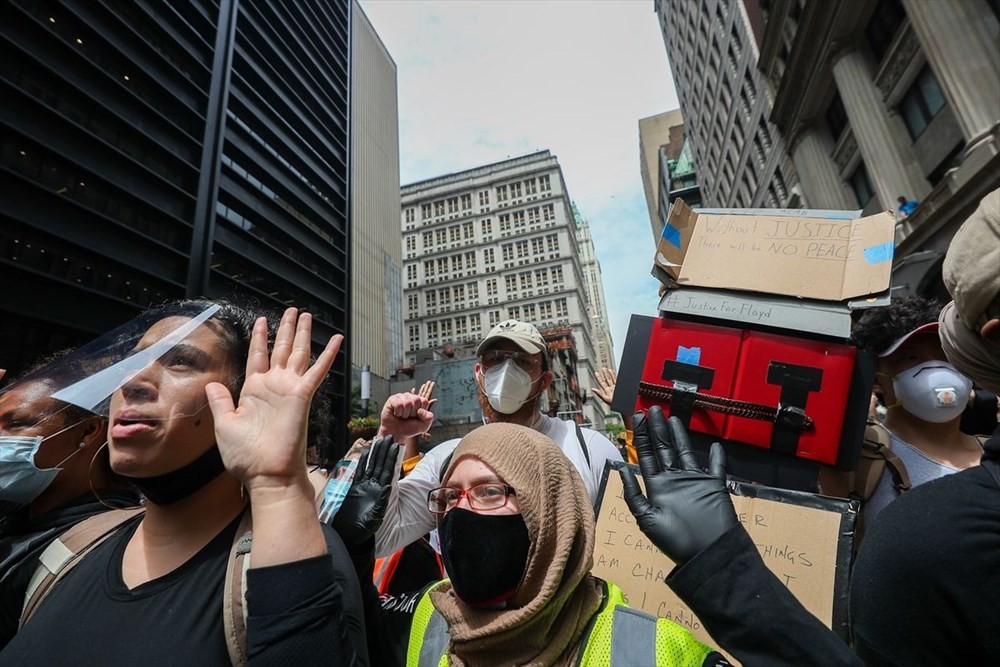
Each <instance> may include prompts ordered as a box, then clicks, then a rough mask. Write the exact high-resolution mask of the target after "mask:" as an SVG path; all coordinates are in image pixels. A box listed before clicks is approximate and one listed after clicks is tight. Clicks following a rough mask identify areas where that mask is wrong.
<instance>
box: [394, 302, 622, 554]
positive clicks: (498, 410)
mask: <svg viewBox="0 0 1000 667" xmlns="http://www.w3.org/2000/svg"><path fill="white" fill-rule="evenodd" d="M476 356H477V358H478V363H477V364H476V366H475V379H476V391H477V397H478V400H479V405H480V407H481V408H482V412H483V422H484V423H485V424H495V423H502V424H517V425H520V426H525V427H529V428H531V429H532V430H534V431H536V432H538V433H540V434H542V435H544V436H546V437H547V438H549V439H550V440H552V441H554V442H555V443H556V445H557V446H558V448H559V449H560V450H561V451H562V453H563V455H564V456H565V457H566V458H567V459H568V460H569V462H570V463H571V464H572V466H573V468H574V469H575V470H576V471H577V473H578V475H579V476H580V479H581V481H582V482H583V489H584V491H585V492H586V497H587V498H589V499H590V502H591V503H593V502H594V500H596V498H597V494H598V491H599V489H600V486H601V477H602V475H603V474H604V463H605V461H608V460H611V461H621V460H622V456H621V454H620V453H619V451H618V448H617V447H615V445H614V444H613V443H612V442H611V441H610V440H608V439H607V438H606V437H604V436H603V435H602V434H600V433H598V432H597V431H593V430H591V429H588V428H583V427H581V426H580V425H579V424H577V423H576V422H574V421H572V420H563V419H559V418H557V417H550V416H548V415H546V414H544V413H543V412H542V410H541V409H540V407H539V405H540V403H541V402H542V401H543V400H544V396H545V395H546V392H547V390H548V388H549V386H550V385H551V384H552V381H553V380H554V378H555V376H554V374H553V373H552V371H551V370H549V361H548V346H547V345H546V343H545V339H544V338H543V337H542V335H541V333H539V331H538V329H537V328H535V327H534V326H533V325H531V324H528V323H527V322H520V321H518V320H506V321H504V322H501V323H499V324H498V325H496V326H495V327H493V329H492V330H490V332H489V334H488V335H487V336H486V338H485V339H483V341H482V342H481V343H480V344H479V347H478V348H477V349H476ZM433 419H434V415H433V413H432V412H430V405H429V404H428V403H427V401H426V400H424V401H422V400H421V399H420V397H418V396H415V395H413V394H396V395H394V396H391V397H390V398H389V400H388V401H387V402H386V404H385V407H383V409H382V413H381V427H380V430H379V435H382V436H384V435H392V436H393V437H394V438H395V439H396V440H397V441H402V440H404V439H405V438H407V437H408V436H411V435H416V434H419V433H422V432H424V431H426V430H428V427H429V426H430V424H431V422H432V421H433ZM458 443H459V441H458V439H454V440H449V441H446V442H443V443H441V444H439V445H437V446H436V447H434V448H433V449H432V450H431V451H430V452H428V453H427V454H426V455H425V456H424V458H423V459H422V460H421V461H420V462H419V463H418V464H417V465H416V466H415V467H414V468H413V470H412V471H410V473H409V474H408V475H407V476H406V477H405V478H404V479H402V480H400V481H399V483H398V485H397V486H396V487H395V488H394V489H393V492H392V495H391V496H390V500H389V507H388V509H387V511H386V520H385V522H384V523H383V524H382V528H381V529H380V531H379V533H378V535H377V536H376V552H377V555H379V556H386V555H388V554H391V553H393V552H394V551H396V550H397V549H400V548H402V547H405V546H406V545H407V544H410V543H411V542H413V541H414V540H417V539H419V538H420V537H421V536H423V535H425V534H427V533H428V532H430V531H432V530H433V529H434V528H435V525H434V521H433V517H432V516H430V515H429V514H428V513H427V511H426V507H425V503H426V501H427V494H428V493H429V492H430V491H431V490H432V489H434V488H435V487H437V486H439V485H440V481H441V479H442V473H443V472H444V468H446V467H447V464H448V460H449V459H450V457H451V456H452V454H453V452H454V451H455V448H456V447H458Z"/></svg>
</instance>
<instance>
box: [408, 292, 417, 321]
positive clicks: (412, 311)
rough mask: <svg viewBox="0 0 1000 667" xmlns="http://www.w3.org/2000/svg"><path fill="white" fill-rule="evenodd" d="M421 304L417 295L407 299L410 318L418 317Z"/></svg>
mask: <svg viewBox="0 0 1000 667" xmlns="http://www.w3.org/2000/svg"><path fill="white" fill-rule="evenodd" d="M418 303H419V297H418V296H417V295H416V294H410V295H408V296H407V297H406V305H407V307H408V309H409V316H410V317H416V316H417V308H418Z"/></svg>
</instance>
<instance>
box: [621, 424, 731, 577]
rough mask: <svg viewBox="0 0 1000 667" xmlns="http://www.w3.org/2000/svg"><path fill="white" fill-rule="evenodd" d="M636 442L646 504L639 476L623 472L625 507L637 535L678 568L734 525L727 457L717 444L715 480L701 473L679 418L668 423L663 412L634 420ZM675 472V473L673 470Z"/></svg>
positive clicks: (712, 462)
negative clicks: (640, 534)
mask: <svg viewBox="0 0 1000 667" xmlns="http://www.w3.org/2000/svg"><path fill="white" fill-rule="evenodd" d="M632 419H633V423H634V426H635V431H634V434H633V436H632V441H633V442H634V443H635V447H636V450H637V451H636V453H637V455H638V457H639V470H640V471H641V472H642V479H643V481H644V482H645V484H646V493H647V494H649V499H648V500H647V499H646V497H645V496H643V495H642V489H640V488H639V483H638V482H637V481H636V479H635V475H633V474H632V471H631V470H629V469H628V468H622V469H621V474H622V485H623V486H624V488H625V492H624V497H625V503H626V504H627V505H628V508H629V511H631V512H632V514H633V515H634V516H635V518H636V524H637V525H638V526H639V530H641V531H642V532H643V534H644V535H645V536H646V537H648V538H649V540H650V541H651V542H652V543H653V544H655V545H656V546H657V547H659V549H660V550H661V551H662V552H663V553H665V554H666V555H667V556H669V557H670V559H671V560H673V561H674V562H675V563H677V564H678V565H681V564H683V563H686V562H687V561H688V560H690V559H691V558H693V557H694V556H695V555H697V554H698V553H699V552H700V551H701V550H702V549H704V548H705V547H707V546H708V545H710V544H712V543H713V542H715V541H716V540H717V539H719V538H720V537H722V535H723V534H724V533H726V532H727V531H728V530H729V529H730V528H732V527H733V526H735V525H736V523H737V520H736V511H735V510H734V509H733V501H732V499H731V498H730V497H729V491H728V490H727V489H726V454H725V451H724V450H723V449H722V445H721V444H719V443H717V442H716V443H713V444H712V450H711V453H710V455H709V468H710V470H711V475H706V474H705V473H703V472H702V471H701V469H700V468H699V467H698V462H697V460H696V459H695V456H694V452H693V451H692V450H691V441H690V440H689V438H688V434H687V431H686V430H685V429H684V425H683V424H682V423H681V420H680V419H678V418H677V417H671V418H670V420H669V422H668V421H666V420H664V417H663V410H662V409H660V407H659V406H653V407H652V408H650V409H649V413H648V415H643V414H642V413H641V412H639V413H636V414H635V416H633V418H632ZM675 466H676V467H675Z"/></svg>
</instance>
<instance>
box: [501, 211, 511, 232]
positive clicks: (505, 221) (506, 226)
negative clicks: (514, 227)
mask: <svg viewBox="0 0 1000 667" xmlns="http://www.w3.org/2000/svg"><path fill="white" fill-rule="evenodd" d="M499 220H500V233H501V234H503V233H504V232H509V231H510V213H502V214H501V215H500V218H499Z"/></svg>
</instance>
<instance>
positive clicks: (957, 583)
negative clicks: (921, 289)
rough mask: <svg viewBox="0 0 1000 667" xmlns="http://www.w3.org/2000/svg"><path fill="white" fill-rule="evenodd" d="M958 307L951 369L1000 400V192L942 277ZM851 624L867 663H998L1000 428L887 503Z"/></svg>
mask: <svg viewBox="0 0 1000 667" xmlns="http://www.w3.org/2000/svg"><path fill="white" fill-rule="evenodd" d="M942 275H943V278H944V283H945V286H946V287H947V288H948V291H949V293H950V294H951V296H952V298H953V299H954V301H952V302H951V303H949V304H948V305H947V306H945V307H944V309H942V311H941V315H940V317H939V320H938V321H939V323H940V326H939V329H938V334H939V336H940V339H941V345H942V347H943V348H944V352H945V354H946V355H947V358H948V360H949V361H950V362H951V363H952V364H953V365H954V366H955V367H956V368H957V369H958V370H959V371H961V372H962V373H964V374H966V375H967V376H968V377H969V378H971V379H972V380H973V381H974V382H976V383H977V384H978V385H980V386H982V387H983V388H985V389H986V390H987V391H992V392H994V393H996V392H998V391H1000V190H995V191H993V192H992V193H990V194H989V195H987V196H986V197H985V198H984V199H983V200H982V201H981V202H980V204H979V208H978V209H977V210H976V211H975V213H973V214H972V216H971V217H970V218H969V219H968V220H966V221H965V223H964V224H963V225H962V227H961V228H960V229H959V231H958V233H956V234H955V237H954V239H953V240H952V242H951V245H950V246H949V248H948V253H947V255H946V256H945V260H944V266H943V269H942ZM850 616H851V619H852V623H853V627H854V636H855V638H856V641H857V651H858V653H859V655H861V657H862V658H864V660H865V662H866V663H867V664H868V665H875V666H882V665H893V666H895V665H997V664H1000V632H997V627H998V626H997V624H998V619H1000V429H998V430H997V431H995V432H994V433H993V435H992V437H991V438H990V439H989V440H987V441H986V443H985V445H984V449H983V454H982V462H981V464H980V465H978V466H973V467H971V468H969V469H967V470H963V471H961V472H957V473H955V474H953V475H948V476H947V477H944V478H941V479H938V480H935V481H932V482H928V483H927V484H924V485H922V486H920V487H918V488H916V489H913V490H912V491H909V492H908V493H906V494H904V495H902V496H901V497H900V498H899V499H898V500H895V501H894V502H893V503H892V504H891V505H889V506H888V507H887V508H886V509H885V511H884V512H882V514H881V516H880V517H879V520H878V522H877V523H876V524H875V525H874V526H873V527H872V530H871V531H870V532H869V533H868V534H867V536H866V537H865V542H864V544H863V545H862V547H861V550H860V551H859V553H858V557H857V560H856V562H855V566H854V573H853V576H852V578H851V600H850Z"/></svg>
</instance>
